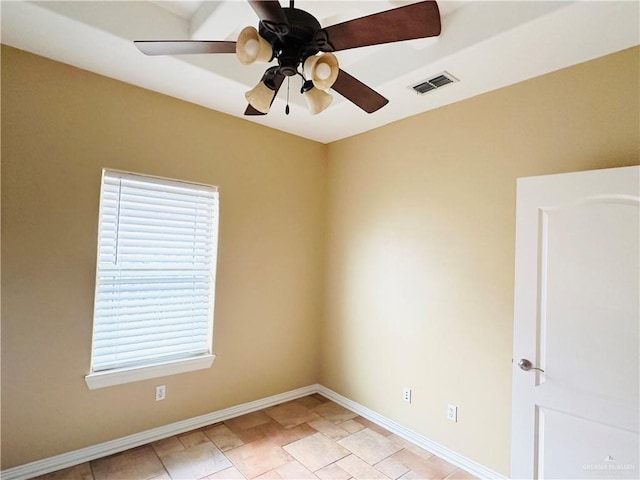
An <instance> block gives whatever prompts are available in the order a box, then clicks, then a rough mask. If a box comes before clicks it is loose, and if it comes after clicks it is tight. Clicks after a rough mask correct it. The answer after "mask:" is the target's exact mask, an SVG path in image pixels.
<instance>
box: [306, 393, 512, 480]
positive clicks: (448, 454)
mask: <svg viewBox="0 0 640 480" xmlns="http://www.w3.org/2000/svg"><path fill="white" fill-rule="evenodd" d="M318 393H320V394H321V395H323V396H325V397H327V398H328V399H329V400H332V401H334V402H335V403H337V404H339V405H342V406H343V407H345V408H348V409H349V410H351V411H352V412H355V413H357V414H358V415H360V416H362V417H364V418H366V419H368V420H371V421H372V422H375V423H377V424H378V425H380V426H381V427H384V428H386V429H387V430H389V431H390V432H392V433H395V434H396V435H398V436H400V437H402V438H404V439H405V440H408V441H410V442H411V443H414V444H416V445H417V446H419V447H420V448H424V449H425V450H427V451H429V452H431V453H433V454H434V455H437V456H438V457H440V458H442V459H443V460H446V461H447V462H449V463H451V464H452V465H455V466H456V467H458V468H462V469H463V470H466V471H467V472H469V473H470V474H472V475H474V476H476V477H478V478H491V479H493V478H495V479H500V480H502V479H505V480H506V479H507V478H508V477H505V476H504V475H502V474H500V473H498V472H495V471H493V470H491V469H489V468H487V467H485V466H484V465H481V464H479V463H478V462H475V461H473V460H471V459H470V458H467V457H465V456H463V455H460V454H459V453H457V452H454V451H453V450H450V449H449V448H447V447H445V446H443V445H440V444H439V443H436V442H434V441H433V440H430V439H429V438H427V437H425V436H424V435H420V434H419V433H416V432H414V431H413V430H409V429H408V428H406V427H404V426H402V425H400V424H399V423H396V422H394V421H393V420H391V419H389V418H387V417H384V416H382V415H380V414H379V413H377V412H374V411H373V410H370V409H369V408H367V407H365V406H364V405H360V404H359V403H356V402H354V401H353V400H349V399H348V398H346V397H343V396H342V395H340V394H339V393H336V392H334V391H333V390H330V389H328V388H327V387H324V386H322V385H318Z"/></svg>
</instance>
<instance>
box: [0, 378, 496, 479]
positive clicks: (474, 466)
mask: <svg viewBox="0 0 640 480" xmlns="http://www.w3.org/2000/svg"><path fill="white" fill-rule="evenodd" d="M313 393H319V394H321V395H323V396H325V397H326V398H328V399H329V400H332V401H334V402H335V403H337V404H339V405H342V406H343V407H345V408H348V409H349V410H351V411H353V412H354V413H357V414H358V415H360V416H362V417H364V418H366V419H368V420H371V421H372V422H375V423H377V424H378V425H380V426H382V427H384V428H386V429H387V430H389V431H390V432H392V433H395V434H396V435H398V436H400V437H402V438H404V439H406V440H408V441H410V442H412V443H414V444H416V445H417V446H419V447H421V448H424V449H425V450H428V451H429V452H431V453H433V454H434V455H437V456H438V457H440V458H442V459H443V460H446V461H447V462H449V463H451V464H452V465H455V466H457V467H458V468H462V469H464V470H466V471H467V472H469V473H470V474H472V475H475V476H477V477H479V478H495V479H499V480H506V479H507V478H508V477H505V476H504V475H502V474H500V473H497V472H495V471H493V470H491V469H489V468H487V467H485V466H484V465H481V464H479V463H477V462H475V461H473V460H471V459H469V458H467V457H465V456H463V455H460V454H459V453H456V452H454V451H453V450H450V449H448V448H447V447H444V446H442V445H440V444H438V443H436V442H434V441H433V440H430V439H429V438H427V437H425V436H423V435H420V434H419V433H416V432H414V431H412V430H410V429H408V428H406V427H404V426H402V425H400V424H398V423H396V422H394V421H393V420H391V419H389V418H387V417H384V416H382V415H380V414H379V413H377V412H374V411H373V410H370V409H369V408H367V407H365V406H364V405H360V404H359V403H356V402H354V401H353V400H349V399H348V398H346V397H343V396H342V395H340V394H339V393H336V392H334V391H333V390H330V389H328V388H327V387H324V386H322V385H318V384H314V385H309V386H307V387H302V388H298V389H296V390H291V391H288V392H285V393H281V394H279V395H273V396H271V397H266V398H262V399H259V400H255V401H253V402H248V403H243V404H240V405H236V406H235V407H229V408H225V409H223V410H218V411H216V412H212V413H208V414H206V415H201V416H199V417H194V418H190V419H187V420H182V421H180V422H175V423H172V424H169V425H165V426H163V427H158V428H152V429H151V430H146V431H144V432H140V433H135V434H133V435H129V436H127V437H122V438H117V439H115V440H110V441H108V442H104V443H99V444H98V445H93V446H91V447H86V448H81V449H80V450H74V451H73V452H68V453H63V454H60V455H56V456H54V457H49V458H44V459H42V460H36V461H35V462H31V463H26V464H24V465H19V466H17V467H13V468H10V469H8V470H3V471H1V472H0V477H1V478H2V480H22V479H27V478H32V477H36V476H38V475H44V474H46V473H50V472H55V471H57V470H62V469H63V468H68V467H72V466H74V465H79V464H81V463H84V462H89V461H91V460H95V459H96V458H102V457H105V456H107V455H113V454H114V453H119V452H122V451H124V450H128V449H130V448H135V447H139V446H141V445H146V444H147V443H150V442H155V441H157V440H162V439H163V438H167V437H171V436H173V435H178V434H180V433H184V432H188V431H190V430H194V429H196V428H202V427H206V426H207V425H211V424H214V423H218V422H222V421H224V420H229V419H230V418H234V417H237V416H239V415H245V414H247V413H251V412H256V411H258V410H262V409H263V408H267V407H271V406H273V405H277V404H279V403H283V402H287V401H290V400H295V399H296V398H300V397H304V396H307V395H311V394H313Z"/></svg>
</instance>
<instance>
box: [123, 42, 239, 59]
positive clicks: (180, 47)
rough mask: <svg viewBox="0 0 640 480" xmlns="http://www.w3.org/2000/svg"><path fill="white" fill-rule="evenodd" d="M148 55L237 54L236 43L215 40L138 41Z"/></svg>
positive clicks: (139, 48)
mask: <svg viewBox="0 0 640 480" xmlns="http://www.w3.org/2000/svg"><path fill="white" fill-rule="evenodd" d="M133 43H134V44H135V45H136V47H138V50H140V51H141V52H142V53H144V54H146V55H187V54H191V53H236V42H226V41H214V40H210V41H209V40H169V41H165V40H136V41H135V42H133Z"/></svg>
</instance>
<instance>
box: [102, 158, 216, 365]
mask: <svg viewBox="0 0 640 480" xmlns="http://www.w3.org/2000/svg"><path fill="white" fill-rule="evenodd" d="M217 238H218V192H217V189H216V188H215V187H211V186H204V185H197V184H189V183H184V182H178V181H172V180H165V179H159V178H154V177H146V176H142V175H133V174H127V173H122V172H114V171H108V170H105V171H104V172H103V177H102V191H101V202H100V227H99V239H98V268H97V281H96V300H95V313H94V327H93V329H94V330H93V353H92V371H93V372H99V371H105V370H111V369H118V368H127V367H137V366H146V365H151V364H157V363H161V362H165V361H170V360H176V359H182V358H190V357H195V356H198V355H202V354H208V353H211V343H212V330H213V304H214V291H215V263H216V255H217Z"/></svg>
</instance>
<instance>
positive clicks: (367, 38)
mask: <svg viewBox="0 0 640 480" xmlns="http://www.w3.org/2000/svg"><path fill="white" fill-rule="evenodd" d="M440 30H441V24H440V11H439V9H438V4H437V3H436V2H434V1H427V2H419V3H414V4H411V5H406V6H404V7H398V8H394V9H393V10H387V11H386V12H380V13H375V14H373V15H368V16H366V17H361V18H356V19H354V20H349V21H347V22H343V23H338V24H336V25H331V26H330V27H327V28H323V29H322V30H320V31H319V32H318V33H317V34H316V40H317V42H318V48H319V49H320V50H322V51H324V52H334V51H339V50H346V49H349V48H357V47H366V46H368V45H379V44H382V43H390V42H400V41H403V40H413V39H416V38H426V37H435V36H438V35H440Z"/></svg>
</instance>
